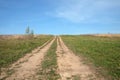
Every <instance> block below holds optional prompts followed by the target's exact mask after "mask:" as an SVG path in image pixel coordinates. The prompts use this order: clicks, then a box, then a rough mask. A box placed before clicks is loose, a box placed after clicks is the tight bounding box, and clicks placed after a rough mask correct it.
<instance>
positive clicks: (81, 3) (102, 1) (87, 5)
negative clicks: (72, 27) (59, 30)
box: [52, 0, 120, 22]
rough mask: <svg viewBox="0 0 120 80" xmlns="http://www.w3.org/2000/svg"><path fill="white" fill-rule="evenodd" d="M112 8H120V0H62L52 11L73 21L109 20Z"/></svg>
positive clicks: (59, 16)
mask: <svg viewBox="0 0 120 80" xmlns="http://www.w3.org/2000/svg"><path fill="white" fill-rule="evenodd" d="M112 8H120V0H61V2H60V3H59V7H57V8H56V10H55V11H54V12H52V13H53V15H54V16H56V17H58V18H62V19H66V20H69V21H72V22H99V21H103V22H104V21H108V22H109V19H110V20H112V18H111V15H109V13H110V12H111V11H110V10H111V9H112ZM119 13H120V12H119ZM106 14H108V15H106ZM104 17H105V19H104ZM107 18H108V19H107ZM114 22H115V21H114ZM117 22H118V21H117Z"/></svg>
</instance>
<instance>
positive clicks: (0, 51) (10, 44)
mask: <svg viewBox="0 0 120 80" xmlns="http://www.w3.org/2000/svg"><path fill="white" fill-rule="evenodd" d="M51 38H52V36H38V37H36V38H31V39H26V38H24V39H13V38H10V39H0V68H1V67H7V66H8V65H10V64H12V63H13V62H15V61H16V60H18V59H19V58H21V57H23V56H24V55H25V54H26V53H28V52H30V51H32V50H33V49H34V48H36V47H38V46H41V45H43V44H44V43H45V42H46V41H48V40H50V39H51Z"/></svg>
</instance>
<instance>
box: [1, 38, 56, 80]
mask: <svg viewBox="0 0 120 80" xmlns="http://www.w3.org/2000/svg"><path fill="white" fill-rule="evenodd" d="M54 40H55V38H54V39H53V40H52V41H50V42H49V41H48V42H46V43H45V44H44V45H43V46H41V47H38V48H36V49H35V50H33V51H32V53H29V54H26V56H24V57H23V58H21V59H19V60H18V61H17V62H15V63H13V64H12V65H11V67H10V68H9V69H8V70H11V71H13V73H12V74H11V75H7V74H5V73H3V75H1V76H3V79H2V78H1V79H2V80H38V76H39V75H37V71H38V68H39V66H40V64H41V62H42V60H43V59H44V55H45V54H46V52H47V51H48V49H49V48H50V46H51V45H52V44H53V42H54ZM8 70H7V71H8Z"/></svg>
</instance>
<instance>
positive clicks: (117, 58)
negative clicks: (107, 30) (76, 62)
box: [62, 35, 120, 80]
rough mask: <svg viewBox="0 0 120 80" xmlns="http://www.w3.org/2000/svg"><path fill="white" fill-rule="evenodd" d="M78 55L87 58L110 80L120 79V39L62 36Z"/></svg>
mask: <svg viewBox="0 0 120 80" xmlns="http://www.w3.org/2000/svg"><path fill="white" fill-rule="evenodd" d="M62 39H63V41H64V42H65V44H66V45H67V46H68V47H69V48H70V49H71V50H72V51H73V52H74V53H76V54H77V55H80V56H84V57H86V58H87V59H88V60H89V61H90V62H92V63H93V64H94V65H95V66H96V67H98V68H99V71H100V73H101V74H102V75H104V76H105V77H107V78H109V77H108V76H110V79H109V80H119V79H120V37H95V36H67V35H66V36H62Z"/></svg>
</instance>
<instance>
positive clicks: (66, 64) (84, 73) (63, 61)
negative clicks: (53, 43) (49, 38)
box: [56, 37, 104, 80]
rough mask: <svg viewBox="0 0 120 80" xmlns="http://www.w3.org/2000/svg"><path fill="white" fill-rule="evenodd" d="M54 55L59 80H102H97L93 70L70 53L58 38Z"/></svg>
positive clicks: (101, 79)
mask: <svg viewBox="0 0 120 80" xmlns="http://www.w3.org/2000/svg"><path fill="white" fill-rule="evenodd" d="M56 53H57V56H58V57H57V63H58V73H59V74H60V76H61V79H60V80H104V79H103V78H98V77H97V76H96V75H95V74H96V73H95V71H94V70H92V69H91V68H90V67H89V66H88V65H86V64H84V62H83V61H82V59H81V58H80V57H78V56H76V55H75V54H74V53H73V52H72V51H70V50H69V49H68V48H67V46H66V45H65V44H64V42H63V41H62V39H61V38H60V37H58V38H57V51H56Z"/></svg>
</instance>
